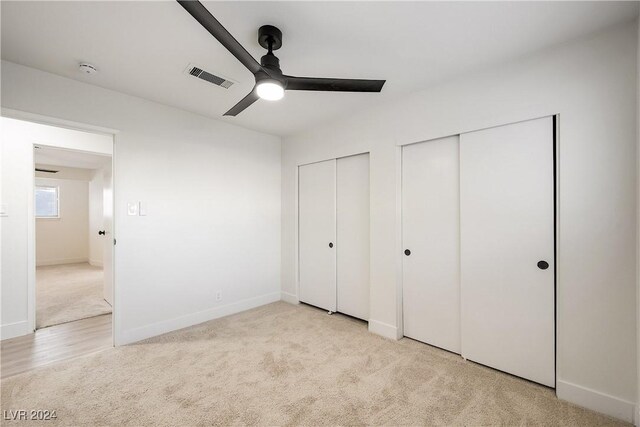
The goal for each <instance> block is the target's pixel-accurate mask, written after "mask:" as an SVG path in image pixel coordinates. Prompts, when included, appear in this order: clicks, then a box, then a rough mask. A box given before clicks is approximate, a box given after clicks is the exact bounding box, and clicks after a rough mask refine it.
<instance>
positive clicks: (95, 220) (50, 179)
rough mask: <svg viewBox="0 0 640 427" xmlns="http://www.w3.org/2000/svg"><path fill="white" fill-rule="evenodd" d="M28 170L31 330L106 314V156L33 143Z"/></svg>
mask: <svg viewBox="0 0 640 427" xmlns="http://www.w3.org/2000/svg"><path fill="white" fill-rule="evenodd" d="M34 172H35V175H34V183H35V185H34V190H35V199H34V200H35V202H34V203H35V205H34V207H35V209H34V212H35V221H36V227H35V249H36V316H35V318H36V329H42V328H47V327H50V326H55V325H60V324H64V323H69V322H75V321H80V320H83V319H88V318H92V317H96V316H103V315H111V313H112V311H113V310H112V305H113V286H112V283H111V280H110V277H109V276H110V275H108V274H105V271H104V265H105V262H104V253H105V241H106V240H107V237H106V233H107V228H110V227H109V225H108V224H105V222H108V221H110V218H111V215H112V214H111V202H110V198H111V182H110V179H111V178H110V177H111V156H109V155H105V154H94V153H86V152H81V151H76V150H69V149H60V148H54V147H47V146H41V145H35V146H34ZM106 250H107V251H108V248H107V249H106Z"/></svg>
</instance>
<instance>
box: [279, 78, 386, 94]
mask: <svg viewBox="0 0 640 427" xmlns="http://www.w3.org/2000/svg"><path fill="white" fill-rule="evenodd" d="M284 77H285V79H286V80H287V90H317V91H326V92H380V91H381V90H382V86H384V83H385V82H386V80H365V79H331V78H321V77H293V76H284Z"/></svg>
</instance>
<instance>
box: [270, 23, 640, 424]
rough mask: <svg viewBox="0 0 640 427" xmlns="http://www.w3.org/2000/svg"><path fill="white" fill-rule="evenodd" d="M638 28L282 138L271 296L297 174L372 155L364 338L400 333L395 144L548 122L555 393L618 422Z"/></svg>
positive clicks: (632, 257) (625, 361)
mask: <svg viewBox="0 0 640 427" xmlns="http://www.w3.org/2000/svg"><path fill="white" fill-rule="evenodd" d="M637 43H638V34H637V29H636V24H635V23H634V24H627V25H624V26H621V27H618V28H615V29H611V30H608V31H606V32H603V33H599V34H596V35H593V36H590V37H588V38H584V39H582V40H579V41H575V42H572V43H567V44H564V45H561V46H557V47H555V48H553V49H548V50H546V51H543V52H539V53H538V54H536V55H533V56H530V57H526V58H521V59H520V60H518V61H514V62H510V63H506V64H502V65H500V66H498V67H493V68H489V69H484V70H480V71H478V72H476V73H473V74H469V75H467V76H466V77H464V78H459V79H456V80H453V81H450V82H446V83H443V84H441V85H439V86H437V87H434V88H432V89H429V90H425V91H422V92H418V93H415V94H413V95H411V96H409V97H406V98H403V99H399V100H397V101H396V102H393V103H390V104H387V105H385V106H382V107H379V108H375V109H372V110H369V111H363V112H359V113H356V114H354V115H353V116H350V117H348V118H344V119H343V120H339V121H337V122H333V123H327V124H325V125H323V126H320V127H318V128H317V129H315V130H310V131H308V132H305V133H302V134H299V135H294V136H291V137H287V138H285V139H284V141H283V172H282V229H283V234H282V239H283V240H282V275H283V297H285V298H286V299H287V300H291V299H294V298H295V295H296V294H297V284H296V239H297V236H296V192H297V191H296V166H297V165H300V164H303V163H309V162H315V161H319V160H323V159H328V158H335V157H340V156H346V155H350V154H354V153H359V152H365V151H369V152H370V153H371V155H370V159H371V171H370V173H371V175H370V176H371V318H370V319H371V321H370V324H369V328H370V330H372V331H374V332H377V333H380V334H383V335H386V336H389V337H396V336H398V335H401V322H400V319H401V311H400V306H401V305H400V301H399V295H400V292H399V290H400V286H401V280H400V279H401V275H400V274H399V272H400V271H401V270H400V268H401V256H402V255H401V250H402V247H401V245H400V239H399V236H400V204H399V201H400V196H401V188H400V170H401V169H400V168H401V164H400V152H401V149H400V147H399V146H400V145H403V144H408V143H413V142H419V141H424V140H429V139H434V138H439V137H443V136H447V135H453V134H458V133H460V132H465V131H471V130H477V129H481V128H485V127H490V126H495V125H500V124H505V123H510V122H515V121H519V120H525V119H531V118H536V117H542V116H548V115H552V114H557V113H558V114H559V115H560V119H559V131H560V140H559V147H558V150H559V152H558V161H559V165H558V182H559V205H558V209H559V217H558V233H559V234H558V237H559V240H558V254H557V256H558V263H557V271H558V283H557V310H558V311H557V380H558V382H557V384H558V387H557V392H558V395H559V396H560V397H562V398H566V399H568V400H572V401H574V402H576V403H578V404H582V405H585V406H590V407H591V408H594V409H596V410H600V411H604V412H608V413H610V414H612V415H614V416H617V417H620V418H624V419H627V420H630V419H631V418H632V415H633V406H634V403H635V402H636V385H637V381H636V378H637V376H636V360H637V359H636V344H635V342H636V303H635V301H636V286H635V282H636V239H635V234H636V225H637V215H636V198H637V185H636V151H637V147H636V119H637V114H636V85H637V76H636V54H637Z"/></svg>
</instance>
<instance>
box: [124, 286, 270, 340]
mask: <svg viewBox="0 0 640 427" xmlns="http://www.w3.org/2000/svg"><path fill="white" fill-rule="evenodd" d="M280 298H281V293H280V292H273V293H270V294H266V295H261V296H258V297H254V298H248V299H245V300H241V301H238V302H235V303H232V304H227V305H223V306H219V307H214V308H210V309H207V310H203V311H199V312H197V313H190V314H185V315H183V316H180V317H175V318H173V319H169V320H163V321H160V322H157V323H152V324H150V325H146V326H141V327H139V328H135V329H130V330H128V331H123V332H122V335H121V336H120V337H118V340H117V341H116V345H125V344H131V343H134V342H137V341H140V340H144V339H146V338H151V337H155V336H157V335H162V334H165V333H167V332H172V331H175V330H178V329H182V328H186V327H189V326H193V325H197V324H199V323H203V322H207V321H209V320H213V319H218V318H220V317H224V316H229V315H231V314H235V313H240V312H241V311H246V310H250V309H252V308H255V307H260V306H262V305H266V304H270V303H272V302H276V301H280Z"/></svg>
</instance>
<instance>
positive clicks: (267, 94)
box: [256, 80, 284, 101]
mask: <svg viewBox="0 0 640 427" xmlns="http://www.w3.org/2000/svg"><path fill="white" fill-rule="evenodd" d="M256 92H257V93H258V96H259V97H260V98H261V99H266V100H267V101H278V100H280V99H282V98H283V97H284V87H282V85H281V84H280V83H279V82H276V81H274V80H269V81H264V82H260V83H258V85H257V86H256Z"/></svg>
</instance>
